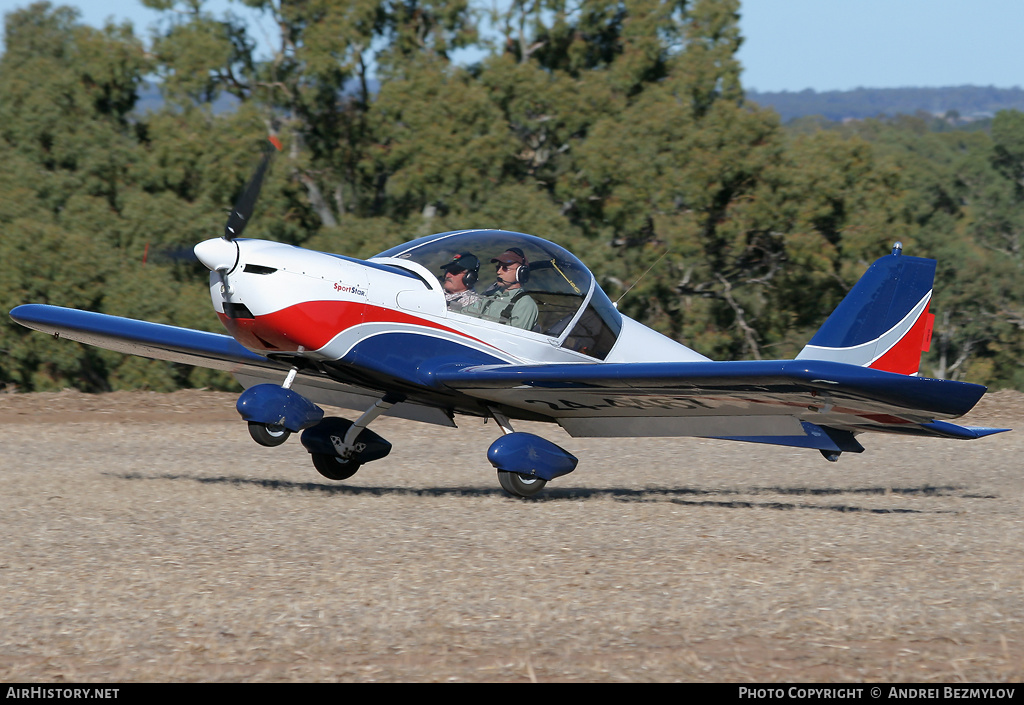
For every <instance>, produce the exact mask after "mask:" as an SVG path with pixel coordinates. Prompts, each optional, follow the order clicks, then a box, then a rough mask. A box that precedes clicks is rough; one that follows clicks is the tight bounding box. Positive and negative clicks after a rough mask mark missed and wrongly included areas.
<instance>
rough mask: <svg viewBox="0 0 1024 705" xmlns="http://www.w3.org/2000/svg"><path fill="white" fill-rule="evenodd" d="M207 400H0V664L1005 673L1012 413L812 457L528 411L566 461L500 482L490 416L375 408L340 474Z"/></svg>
mask: <svg viewBox="0 0 1024 705" xmlns="http://www.w3.org/2000/svg"><path fill="white" fill-rule="evenodd" d="M234 399H235V395H231V394H213V393H204V392H179V393H176V394H171V395H159V394H149V393H117V394H110V395H101V396H88V395H82V394H76V393H70V392H64V393H61V394H33V395H13V394H7V395H0V469H2V471H0V508H2V511H0V526H2V535H0V588H2V589H0V615H2V628H0V681H4V682H62V681H67V682H97V681H99V682H134V681H161V682H165V681H507V682H516V681H531V680H533V681H541V682H543V681H573V682H580V681H605V682H611V681H676V680H678V681H738V682H744V681H758V682H770V681H791V682H793V681H796V682H805V681H817V682H823V681H860V682H864V681H883V682H901V681H913V682H923V683H928V682H945V683H949V682H960V681H1019V680H1021V679H1022V678H1024V599H1022V598H1024V549H1022V547H1024V461H1022V450H1024V433H1022V432H1020V431H1018V432H1015V433H1008V434H1001V435H999V436H995V437H991V438H987V439H982V440H979V441H972V442H963V441H942V440H932V439H912V438H909V439H908V438H895V437H888V436H882V435H872V436H866V437H864V438H863V442H864V445H865V446H866V447H867V448H868V450H867V452H866V453H864V454H862V455H859V456H856V455H849V454H847V455H844V457H843V458H842V459H840V461H839V462H838V463H827V462H825V461H824V460H823V459H822V458H821V457H820V456H819V455H818V453H816V452H814V451H805V450H797V449H782V448H774V447H769V446H757V445H749V444H741V443H728V442H721V441H702V440H698V439H680V440H661V439H658V440H648V439H640V440H630V441H618V440H605V439H572V438H569V437H568V436H567V435H565V434H564V433H563V432H562V431H561V430H560V429H558V428H557V427H540V428H541V430H540V431H539V432H541V433H543V434H544V435H545V436H546V437H548V438H551V439H552V440H555V441H556V442H558V443H560V444H561V445H563V446H564V447H566V448H567V449H568V450H570V451H571V452H574V453H576V454H577V455H578V456H579V457H580V459H581V462H580V467H579V469H578V470H577V471H576V472H575V473H573V474H572V475H569V476H567V477H564V478H561V479H560V480H557V481H555V482H553V483H551V484H549V485H548V490H547V492H546V493H545V494H543V495H541V496H540V497H539V498H537V499H534V500H527V501H523V500H516V499H512V498H510V497H508V496H506V495H505V494H504V493H503V492H502V491H501V490H500V489H499V487H498V484H497V481H496V478H495V474H494V472H493V471H492V470H491V469H490V466H489V464H488V463H487V461H486V457H485V452H486V448H487V446H488V444H489V443H490V442H491V441H492V440H493V439H494V438H495V437H496V436H497V429H496V427H495V426H494V425H493V424H488V425H483V424H482V423H480V422H474V423H471V424H470V425H467V426H466V427H463V428H460V429H458V430H452V429H444V428H435V427H431V426H426V425H421V424H413V423H409V422H403V421H396V420H390V419H381V420H379V421H378V422H376V423H375V424H374V427H373V428H374V430H375V431H377V432H378V433H380V434H381V435H383V436H384V437H385V438H388V439H389V440H391V441H392V442H393V443H394V444H395V448H394V450H393V451H392V454H391V456H389V457H388V458H386V459H384V460H382V461H380V462H378V463H373V464H370V465H367V466H364V467H363V469H362V470H361V471H360V472H359V473H358V474H357V475H356V476H355V477H353V478H352V479H351V480H349V481H347V482H346V483H345V484H339V483H333V482H331V481H329V480H325V479H322V478H321V477H320V476H319V475H317V474H316V472H315V471H314V470H313V468H312V466H311V465H310V463H309V459H308V456H307V454H306V453H305V451H304V450H303V449H302V447H301V446H300V445H299V443H298V441H297V440H294V439H293V440H291V441H289V442H288V443H287V444H285V445H284V446H282V447H280V448H273V449H268V448H262V447H260V446H257V445H256V444H255V443H253V442H252V441H251V440H250V439H249V437H248V434H247V432H246V430H245V427H244V424H242V423H241V422H240V421H239V420H238V417H237V415H236V413H235V411H234ZM1022 416H1024V395H1021V394H1018V393H1014V392H1002V393H998V394H992V395H989V396H987V397H986V398H985V400H983V401H982V403H981V404H980V405H979V407H978V409H977V410H976V411H975V412H974V413H973V414H972V416H971V417H970V418H969V419H968V421H969V422H971V423H974V424H976V425H1002V426H1018V427H1019V426H1021V425H1022V424H1021V419H1022ZM519 427H521V430H534V431H537V427H531V426H530V425H529V424H521V425H519Z"/></svg>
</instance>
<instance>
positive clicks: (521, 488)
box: [498, 470, 548, 497]
mask: <svg viewBox="0 0 1024 705" xmlns="http://www.w3.org/2000/svg"><path fill="white" fill-rule="evenodd" d="M498 484H500V485H501V488H502V489H503V490H505V491H506V492H508V493H509V494H510V495H514V496H516V497H532V496H534V495H535V494H537V493H538V492H540V491H541V490H543V489H544V485H546V484H548V481H547V480H542V479H540V478H539V477H527V476H526V475H520V474H519V473H517V472H505V471H504V470H499V471H498Z"/></svg>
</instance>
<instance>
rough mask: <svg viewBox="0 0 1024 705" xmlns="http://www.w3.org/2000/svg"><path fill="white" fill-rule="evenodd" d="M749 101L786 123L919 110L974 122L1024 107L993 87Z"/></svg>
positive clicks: (1022, 94)
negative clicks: (809, 118)
mask: <svg viewBox="0 0 1024 705" xmlns="http://www.w3.org/2000/svg"><path fill="white" fill-rule="evenodd" d="M747 99H748V100H750V101H751V102H754V103H757V104H758V105H761V106H763V107H766V108H767V107H770V108H774V109H775V111H776V112H778V113H779V116H780V117H781V118H782V121H783V122H784V123H785V122H789V121H790V120H792V119H793V118H798V117H804V116H808V115H821V116H822V117H824V118H826V119H828V120H833V121H842V120H847V119H864V118H871V117H878V116H879V115H897V114H903V115H913V114H915V113H918V112H922V111H923V112H926V113H930V114H932V115H946V114H948V113H950V112H955V113H956V114H958V115H959V117H960V118H961V119H963V120H972V119H974V120H976V119H982V118H986V117H992V116H993V115H995V114H996V113H997V112H999V111H1000V110H1010V109H1016V110H1024V90H1022V89H1020V88H995V87H993V86H989V87H980V86H953V87H949V88H857V89H856V90H852V91H825V92H823V93H818V92H816V91H813V90H811V89H807V90H805V91H799V92H796V93H791V92H789V91H782V92H781V93H768V92H765V93H761V92H758V91H747Z"/></svg>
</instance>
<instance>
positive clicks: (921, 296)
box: [796, 244, 936, 375]
mask: <svg viewBox="0 0 1024 705" xmlns="http://www.w3.org/2000/svg"><path fill="white" fill-rule="evenodd" d="M900 252H901V247H900V246H899V245H898V244H897V246H896V247H894V248H893V253H892V254H891V255H887V256H885V257H882V258H880V259H878V260H876V261H875V263H874V264H872V265H871V266H870V267H869V268H868V271H867V272H865V273H864V276H862V277H861V278H860V280H859V281H858V282H857V283H856V284H855V285H854V287H853V289H852V290H851V291H850V293H849V294H847V296H846V298H844V299H843V300H842V301H841V302H839V306H837V307H836V310H835V311H833V312H832V315H831V316H829V317H828V320H826V321H825V323H824V325H822V326H821V328H819V329H818V332H817V333H815V334H814V337H813V338H811V340H810V342H809V343H807V345H806V346H804V349H803V350H801V351H800V354H799V355H797V356H796V359H797V360H829V361H832V362H843V363H846V364H849V365H857V366H859V367H870V368H872V369H876V370H883V371H886V372H896V373H899V374H904V375H916V374H917V373H918V370H919V369H920V365H921V353H922V352H925V351H927V350H928V348H929V347H930V345H931V339H932V326H933V322H934V320H935V315H934V314H933V313H931V312H930V310H929V308H930V305H931V297H932V286H933V283H934V281H935V264H936V263H935V260H932V259H924V258H921V257H904V256H903V255H901V254H900Z"/></svg>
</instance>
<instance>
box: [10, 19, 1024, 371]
mask: <svg viewBox="0 0 1024 705" xmlns="http://www.w3.org/2000/svg"><path fill="white" fill-rule="evenodd" d="M143 1H144V4H146V5H147V6H148V7H151V8H154V9H158V10H161V11H163V16H164V20H163V21H161V23H160V24H159V26H158V30H157V31H156V33H155V34H154V35H152V36H150V37H148V38H147V39H146V40H143V39H142V38H140V37H139V36H138V35H137V34H136V33H135V31H134V29H133V28H132V27H130V26H125V25H108V26H106V27H103V28H101V29H96V28H91V27H87V26H84V25H82V24H81V23H80V21H79V18H78V15H77V12H76V11H75V10H73V9H71V8H68V7H61V6H55V5H51V4H50V3H45V2H41V3H35V4H32V5H29V6H27V7H25V8H22V9H19V10H16V11H13V12H11V13H9V14H7V15H6V17H5V30H4V31H5V43H6V51H5V53H4V54H3V56H2V57H0V304H2V305H3V306H4V307H6V309H10V308H11V307H13V306H15V305H17V304H19V303H25V302H42V303H52V304H57V305H65V306H73V307H76V308H84V309H89V310H93V311H102V312H105V313H110V314H115V315H122V316H129V317H133V318H142V319H146V320H153V321H158V322H165V323H172V324H176V325H183V326H188V327H194V328H200V329H207V330H218V329H219V323H218V322H217V320H216V317H215V316H214V315H213V313H212V311H211V309H210V303H209V294H208V290H207V276H208V273H207V272H206V271H205V269H203V268H202V267H201V266H200V265H198V264H197V263H196V262H195V261H194V259H193V258H192V257H191V254H190V249H191V247H192V245H194V244H195V243H196V242H199V241H201V240H203V239H207V238H210V237H216V236H218V235H220V234H221V233H222V232H223V227H224V223H225V221H226V218H227V213H228V212H229V210H230V207H231V204H232V203H233V202H234V200H235V199H236V198H237V196H238V195H239V194H240V192H241V191H242V189H243V188H244V185H245V183H246V181H247V180H248V177H249V175H250V172H251V170H252V168H253V166H254V164H255V162H256V160H257V158H258V153H259V150H260V149H261V145H262V142H263V141H264V140H265V139H266V138H267V136H268V134H274V135H276V136H277V137H279V138H280V139H281V141H282V142H283V143H284V145H285V149H284V151H283V153H282V154H281V155H280V158H279V159H278V160H277V162H276V163H275V165H274V167H273V169H272V171H271V173H270V174H269V177H268V180H267V182H266V183H265V185H264V189H263V193H262V196H261V200H260V203H259V204H258V206H257V211H256V214H255V217H254V220H253V222H252V224H251V225H250V226H249V227H248V229H247V231H246V235H247V236H251V237H261V238H268V239H273V240H278V241H282V242H288V243H293V244H297V245H301V246H303V247H309V248H314V249H319V250H324V251H331V252H340V253H344V254H347V255H352V256H356V257H367V256H370V255H372V254H374V253H376V252H379V251H382V250H384V249H386V248H388V247H391V246H394V245H396V244H398V243H400V242H402V241H404V240H408V239H411V238H413V237H417V236H420V235H425V234H429V233H432V232H442V231H445V230H453V229H460V228H466V227H495V228H503V229H508V230H517V231H523V232H529V233H532V234H536V235H539V236H541V237H545V238H547V239H550V240H553V241H556V242H558V243H559V244H561V245H563V246H565V247H567V248H568V249H570V250H572V251H575V252H576V253H577V254H579V255H580V256H581V257H582V259H583V260H584V261H585V262H587V264H588V265H589V266H590V267H591V269H592V270H593V271H594V274H595V276H596V277H597V278H598V281H599V283H600V284H601V285H602V286H603V287H604V289H605V290H606V291H607V292H608V294H609V295H610V296H611V298H612V299H613V300H619V307H620V310H622V311H623V312H624V313H625V314H627V315H629V316H631V317H633V318H636V319H638V320H640V321H641V322H643V323H645V324H647V325H649V326H651V327H653V328H655V329H656V330H659V331H661V332H663V333H665V334H666V335H669V336H671V337H673V338H675V339H677V340H680V341H682V342H683V343H685V344H687V345H689V346H691V347H693V348H695V349H697V350H698V351H700V352H702V353H704V354H706V355H708V356H710V357H712V358H715V359H751V358H754V359H767V358H786V357H792V356H793V355H794V354H795V353H796V352H797V351H798V350H799V349H800V347H802V345H803V344H804V343H805V342H806V341H807V340H808V339H809V337H810V336H811V334H812V333H813V331H814V330H815V329H816V327H817V326H818V325H820V324H821V322H822V321H823V320H824V318H825V317H826V316H827V315H828V313H829V312H830V311H831V310H832V308H833V307H834V306H835V305H836V303H837V302H838V301H839V300H840V299H841V298H842V297H843V296H844V295H845V294H846V292H847V291H848V290H849V288H850V287H851V286H852V284H853V283H854V282H855V281H856V279H857V278H858V277H859V276H860V274H862V273H863V271H864V270H865V269H866V267H867V266H868V265H869V264H870V263H871V262H872V261H873V260H874V259H876V258H877V257H879V256H881V255H884V254H886V253H888V252H889V250H890V249H891V247H892V244H893V242H894V241H896V240H900V241H902V242H903V243H904V252H905V253H906V254H908V255H917V256H926V257H935V258H937V259H938V260H939V271H938V274H937V280H936V293H935V298H934V300H933V305H932V311H933V312H934V313H935V314H936V326H935V336H934V340H933V344H932V348H931V350H930V351H929V352H928V353H927V354H926V357H925V360H924V365H923V368H922V373H923V374H926V375H929V376H937V377H945V378H953V379H965V380H970V381H976V382H981V383H987V384H991V385H995V386H997V387H999V386H1009V387H1016V388H1024V373H1022V369H1021V365H1020V362H1019V361H1020V360H1021V352H1022V350H1021V348H1022V347H1024V337H1022V335H1021V330H1022V328H1024V304H1022V300H1024V299H1022V293H1024V292H1022V291H1021V287H1022V286H1024V284H1021V280H1022V279H1021V277H1020V270H1021V266H1022V260H1021V257H1022V254H1021V249H1020V246H1021V242H1020V232H1021V226H1022V223H1021V220H1022V218H1024V215H1022V213H1024V211H1022V209H1021V208H1020V205H1021V202H1022V199H1024V192H1022V189H1024V114H1022V113H1020V112H1016V111H1003V112H1000V113H998V114H997V115H996V117H995V118H994V119H993V120H992V122H991V126H990V129H987V130H972V131H969V132H968V131H958V130H945V131H936V130H932V129H929V125H928V123H927V122H926V121H924V120H923V119H920V118H902V117H901V118H894V119H887V120H870V121H864V122H861V123H856V124H850V125H844V126H838V125H820V124H814V125H808V124H802V125H797V126H788V127H786V128H784V127H783V126H782V125H781V124H780V119H779V116H778V114H777V113H776V112H775V111H773V110H770V109H766V108H762V107H759V106H757V105H756V104H753V103H751V102H749V101H747V100H746V98H745V94H744V91H743V88H742V85H741V67H740V65H739V63H738V62H737V60H736V51H737V49H738V48H739V46H740V43H741V41H742V37H741V36H740V33H739V30H738V18H739V13H740V12H741V7H740V3H739V2H738V0H577V1H576V2H572V3H569V2H565V1H564V0H545V1H544V2H541V1H540V0H507V2H506V3H505V4H504V6H502V7H497V6H494V5H491V4H489V3H487V4H485V3H474V2H471V1H470V0H345V1H344V2H343V1H342V0H307V1H306V2H302V3H295V2H281V1H280V0H244V4H245V5H247V6H249V7H252V8H255V9H257V10H259V11H260V12H262V13H263V14H264V16H265V17H266V18H268V20H269V21H270V25H271V26H272V27H274V28H275V31H276V37H275V38H274V45H273V50H272V51H271V52H269V54H267V53H260V52H257V49H256V43H255V41H254V38H253V36H252V34H251V31H252V30H251V28H249V27H248V26H246V25H245V23H244V22H242V21H241V20H238V19H237V18H235V17H233V16H231V15H228V16H214V15H213V14H211V13H210V12H208V11H207V10H206V9H205V8H204V5H203V2H202V0H143ZM485 20H486V22H487V23H488V25H489V27H491V28H492V32H490V33H488V35H487V36H486V37H485V36H483V35H482V34H481V33H480V32H479V31H478V27H479V26H481V22H483V21H485ZM495 35H496V37H497V38H494V36H495ZM467 47H475V48H477V49H478V50H479V52H480V56H481V57H482V58H481V59H480V60H479V61H478V62H477V63H474V64H473V65H470V66H459V65H455V64H454V63H453V62H452V60H451V56H452V54H453V52H455V50H457V49H460V48H467ZM153 77H155V78H156V81H157V83H158V85H159V86H160V90H161V91H162V94H163V103H162V105H161V107H160V108H159V109H157V110H153V111H149V112H145V113H142V112H140V111H136V110H135V108H136V104H137V101H138V96H139V94H140V90H141V87H142V86H143V84H144V83H145V82H146V81H147V80H150V79H151V78H153ZM373 82H376V83H373ZM372 86H377V89H376V90H372V89H371V88H372ZM224 96H230V97H232V99H233V101H234V102H235V104H236V108H235V109H234V110H232V111H230V112H226V113H225V112H220V111H215V110H213V109H212V107H211V106H212V105H213V104H214V102H215V101H217V100H219V99H223V97H224ZM0 350H2V351H3V355H2V356H0V384H3V385H4V386H5V387H6V388H7V389H17V390H21V391H30V390H48V389H59V388H62V387H65V386H73V387H77V388H80V389H83V390H88V391H98V390H111V389H126V388H140V387H143V388H148V389H154V390H171V389H176V388H179V387H182V386H208V387H217V388H224V387H228V386H229V385H232V384H233V382H231V381H230V379H228V378H225V377H224V376H223V375H220V374H219V373H214V372H211V371H208V370H196V369H192V368H186V367H181V366H175V365H172V364H169V363H163V362H157V361H151V360H144V359H141V358H134V357H125V356H122V355H118V354H116V353H111V352H106V351H102V350H97V349H94V348H89V347H86V346H81V345H78V344H72V343H67V342H63V341H60V342H55V341H52V340H50V339H48V338H47V337H45V336H41V335H38V334H32V333H29V332H28V331H26V330H24V329H21V328H20V327H18V326H16V325H14V324H13V323H11V322H10V321H7V322H6V323H5V324H4V325H3V326H2V327H0Z"/></svg>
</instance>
